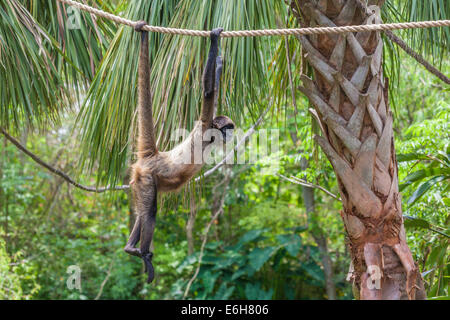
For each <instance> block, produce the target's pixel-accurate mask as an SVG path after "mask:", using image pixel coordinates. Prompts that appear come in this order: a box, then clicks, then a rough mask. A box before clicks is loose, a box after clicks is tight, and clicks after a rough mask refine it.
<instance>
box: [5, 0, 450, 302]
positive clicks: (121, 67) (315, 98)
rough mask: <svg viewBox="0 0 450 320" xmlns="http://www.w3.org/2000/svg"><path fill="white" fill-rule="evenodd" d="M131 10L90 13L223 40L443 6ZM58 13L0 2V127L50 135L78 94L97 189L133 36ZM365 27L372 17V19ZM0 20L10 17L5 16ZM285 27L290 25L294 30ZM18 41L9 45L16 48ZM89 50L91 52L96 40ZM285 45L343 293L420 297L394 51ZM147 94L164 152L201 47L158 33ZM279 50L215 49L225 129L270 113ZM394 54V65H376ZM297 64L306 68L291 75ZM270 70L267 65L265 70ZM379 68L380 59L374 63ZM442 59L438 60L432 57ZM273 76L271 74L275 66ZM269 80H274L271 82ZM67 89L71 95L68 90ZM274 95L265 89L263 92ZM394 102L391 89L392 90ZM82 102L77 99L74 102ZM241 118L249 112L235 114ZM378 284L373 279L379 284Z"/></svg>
mask: <svg viewBox="0 0 450 320" xmlns="http://www.w3.org/2000/svg"><path fill="white" fill-rule="evenodd" d="M286 2H287V5H286V3H285V2H283V1H271V0H263V1H259V2H253V1H239V2H236V1H207V0H205V1H194V0H185V1H181V2H180V1H176V0H170V1H165V0H156V1H145V0H130V1H123V2H120V3H119V5H117V6H114V5H108V4H106V2H105V1H92V2H91V4H94V5H96V6H98V7H100V8H102V9H104V10H107V11H111V12H113V13H117V14H121V15H123V16H125V17H127V18H129V19H134V20H140V19H145V20H146V21H148V22H149V23H150V24H154V25H162V26H169V27H177V28H188V29H212V28H213V27H216V26H222V27H224V29H225V30H241V29H260V28H277V27H280V26H284V21H286V20H287V21H288V24H289V26H293V25H295V24H298V25H301V26H333V25H349V24H368V23H377V22H379V19H380V13H379V12H378V11H376V12H375V14H373V12H372V9H375V7H369V9H370V10H369V11H367V10H366V9H367V8H366V7H365V6H364V4H366V3H367V2H368V4H369V5H377V6H378V7H381V9H382V10H381V16H382V17H383V18H384V19H385V20H386V21H389V22H390V21H402V20H432V19H445V18H448V15H449V13H450V4H449V3H448V2H446V1H444V2H442V1H440V0H430V1H426V2H423V3H422V2H420V1H413V0H404V1H398V0H388V1H386V3H384V2H385V1H383V0H378V1H375V0H370V1H364V3H362V2H361V1H359V0H333V1H331V0H292V1H286ZM67 9H68V8H67V6H64V5H61V4H60V3H57V2H56V1H48V2H45V3H44V2H32V1H27V0H5V1H3V2H2V3H1V4H0V16H2V19H1V20H0V69H1V72H0V97H1V98H0V127H3V128H9V129H10V130H13V131H15V132H20V131H21V129H22V128H24V127H27V126H30V125H31V126H34V127H39V128H46V127H47V125H48V123H49V122H51V121H53V122H57V121H58V115H59V113H60V112H61V110H63V107H64V106H65V105H67V104H68V103H69V102H68V101H69V100H72V98H71V97H73V96H74V95H73V94H71V93H70V92H68V91H69V90H67V88H68V87H70V88H71V89H72V88H73V89H74V90H76V92H79V93H84V89H85V88H86V86H89V91H88V92H87V94H86V97H84V100H83V103H82V108H81V112H80V113H79V126H80V128H82V136H81V138H82V147H83V155H84V159H85V163H86V164H87V165H88V166H89V167H90V168H92V167H94V166H95V168H96V172H98V174H97V177H98V180H99V181H104V182H112V183H113V184H114V183H117V181H118V180H119V179H120V177H121V175H123V172H124V168H126V167H127V162H128V161H129V158H130V157H131V154H132V144H133V141H132V140H130V139H129V137H130V136H133V135H132V134H131V135H130V133H132V132H133V130H134V128H133V126H132V123H133V121H134V108H135V102H136V101H135V95H136V94H135V92H136V87H135V84H136V75H137V73H136V66H137V63H136V62H137V48H138V41H137V36H136V35H134V32H133V31H132V30H131V28H129V27H124V26H117V25H114V24H112V23H110V22H109V21H105V20H102V19H100V20H95V19H93V18H92V16H91V15H89V14H86V13H81V15H80V17H81V20H80V22H81V23H80V28H79V29H69V28H67V25H66V23H65V21H66V20H67V18H68V15H69V12H68V10H67ZM368 15H369V16H368ZM6 17H7V18H6ZM292 18H293V19H292ZM11 35H13V36H11ZM404 35H407V38H408V40H409V43H410V44H411V45H412V46H413V47H414V48H416V49H417V50H420V51H421V52H424V53H427V54H432V55H433V56H434V57H441V58H442V54H444V53H446V52H448V46H449V39H450V36H449V33H448V30H446V31H444V30H443V28H442V30H441V29H433V30H417V31H411V32H408V33H404ZM94 40H95V41H94ZM298 40H299V41H296V40H295V39H294V38H290V39H289V45H290V50H291V51H296V52H300V50H299V46H300V45H301V47H302V52H303V53H304V54H303V55H299V54H297V55H296V56H295V59H294V58H293V61H292V63H293V64H294V65H295V66H296V67H298V68H297V69H296V71H297V73H295V72H294V77H293V83H294V87H295V88H296V87H297V86H296V85H297V84H298V83H297V80H298V79H301V82H302V85H301V87H300V91H301V92H302V93H303V94H305V95H306V96H308V98H309V99H310V102H311V104H312V105H313V106H314V109H313V114H314V115H315V117H316V119H317V121H318V123H319V124H320V128H321V129H322V136H317V138H316V140H317V143H318V144H319V145H320V146H321V148H322V150H323V151H324V153H325V154H326V155H327V157H328V158H329V160H330V162H331V163H332V165H333V167H334V170H335V172H336V176H337V179H338V183H339V188H340V194H341V198H342V203H343V211H342V212H341V215H342V218H343V220H344V223H345V227H346V231H347V234H348V238H349V245H350V248H351V250H350V251H351V254H352V261H353V271H352V273H351V275H352V276H351V278H352V282H353V284H354V286H355V288H356V290H355V291H356V292H357V293H358V295H359V298H361V299H383V298H386V299H414V298H419V297H422V296H423V294H422V290H416V288H417V287H419V288H420V287H421V277H420V274H419V273H418V270H417V268H416V266H415V263H414V261H413V259H412V256H411V253H410V250H409V248H408V246H407V244H406V240H405V232H404V228H403V222H402V214H401V212H402V209H401V200H400V196H399V193H398V181H397V162H396V158H395V148H394V145H393V130H392V128H393V117H392V113H391V109H390V103H389V96H388V88H389V82H388V81H387V78H386V77H385V74H386V72H388V71H389V72H391V73H392V70H394V69H393V68H392V67H391V66H392V65H395V64H396V63H397V62H398V61H396V57H397V56H396V52H395V50H392V47H391V44H389V46H385V47H383V38H382V37H381V35H380V34H379V33H359V34H342V35H323V36H317V37H316V36H311V37H300V38H298ZM151 44H152V45H151V49H150V50H151V63H152V66H153V68H152V75H151V79H152V84H153V92H154V105H155V106H156V107H155V108H154V112H155V119H157V125H158V130H159V132H160V134H159V137H158V141H159V144H160V146H161V147H164V146H167V145H168V144H169V143H170V142H169V138H170V137H169V136H168V133H169V132H170V130H171V129H172V128H175V127H188V126H189V124H192V123H193V119H196V118H197V116H198V110H199V108H198V101H199V92H200V85H199V79H200V73H201V69H202V68H201V65H202V63H203V59H204V52H205V50H206V47H205V46H206V41H205V40H204V39H200V38H194V37H180V36H169V35H161V34H153V35H152V39H151ZM280 48H285V42H284V40H283V39H280V38H276V37H272V38H267V37H265V38H233V39H224V40H223V42H222V49H223V55H224V56H225V59H226V67H225V74H224V77H223V84H224V85H223V86H222V93H221V102H222V103H221V105H220V108H222V109H225V113H227V114H231V115H232V116H233V118H234V119H237V120H238V119H242V118H243V117H244V115H245V116H246V117H248V116H250V117H252V118H253V119H256V118H258V116H259V114H260V113H261V111H262V110H261V108H260V105H259V104H258V102H259V101H261V99H264V98H266V96H265V95H264V94H265V93H266V92H269V91H270V90H271V91H270V92H272V96H273V97H275V100H276V101H277V102H279V101H280V100H281V97H282V96H283V95H284V94H285V93H286V89H287V88H288V87H289V81H286V80H285V79H288V72H287V64H286V63H285V62H284V61H283V60H284V59H282V58H283V57H285V56H284V55H283V53H282V52H283V50H280ZM386 52H389V54H384V55H383V53H386ZM303 58H305V59H306V61H307V63H308V64H309V66H310V67H311V69H312V70H313V71H312V72H311V73H310V74H308V76H307V75H302V74H301V72H300V71H299V70H301V69H302V68H300V66H301V65H302V64H303V61H302V59H303ZM271 59H273V60H272V62H275V61H276V62H277V63H276V64H275V63H272V64H270V67H268V65H269V62H270V61H271ZM383 59H384V60H383ZM441 61H442V59H441ZM272 66H276V67H273V68H272ZM274 70H275V72H274ZM67 84H70V85H67ZM269 89H270V90H269ZM394 93H395V91H394ZM76 97H80V98H83V95H81V94H80V95H76ZM244 105H245V106H246V108H245V109H244V108H243V106H244ZM377 277H378V278H379V280H380V281H377V280H378V278H377Z"/></svg>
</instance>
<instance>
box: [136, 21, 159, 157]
mask: <svg viewBox="0 0 450 320" xmlns="http://www.w3.org/2000/svg"><path fill="white" fill-rule="evenodd" d="M146 24H147V23H146V22H145V21H140V22H138V24H136V26H135V30H136V31H140V32H141V49H140V52H139V65H138V117H139V138H138V157H140V158H143V157H148V156H152V155H154V154H155V153H156V152H157V149H156V139H155V132H154V130H155V129H154V124H153V114H152V95H151V92H150V64H149V52H148V32H147V31H144V30H142V27H144V26H145V25H146Z"/></svg>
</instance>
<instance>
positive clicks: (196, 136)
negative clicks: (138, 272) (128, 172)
mask: <svg viewBox="0 0 450 320" xmlns="http://www.w3.org/2000/svg"><path fill="white" fill-rule="evenodd" d="M145 25H146V23H145V22H144V21H142V22H139V23H138V24H137V25H136V27H135V30H136V31H140V32H141V48H140V55H139V66H138V69H139V74H138V78H139V80H138V115H139V137H138V160H137V162H136V163H135V164H134V165H133V166H132V181H131V183H130V184H131V188H132V192H133V198H134V207H135V211H136V213H137V217H136V222H135V225H134V227H133V230H132V231H131V234H130V238H129V240H128V243H127V245H126V246H125V252H127V253H129V254H132V255H135V256H138V257H141V258H142V259H143V260H144V263H145V271H146V272H148V279H147V282H151V281H153V278H154V269H153V265H152V253H151V252H150V243H151V241H152V239H153V232H154V229H155V222H156V211H157V201H156V199H157V192H158V191H161V192H168V191H175V190H177V189H179V188H180V187H181V186H183V185H184V184H185V183H187V182H188V181H189V180H190V179H191V178H192V177H193V176H194V175H195V174H196V173H198V172H199V171H200V169H201V168H202V166H203V162H204V161H203V159H202V160H201V161H200V162H199V161H192V160H193V158H194V156H193V154H194V145H199V146H200V148H201V153H202V154H203V151H204V150H205V148H207V147H208V146H209V145H212V144H213V143H214V141H215V136H214V135H213V136H212V137H211V139H210V140H208V141H203V134H204V133H205V132H206V131H207V130H208V129H218V130H220V133H221V134H222V136H221V138H223V140H226V137H227V134H226V131H227V130H232V129H234V123H233V121H231V119H229V118H228V117H226V116H218V117H215V118H213V117H214V113H215V108H216V100H217V91H218V90H217V89H218V87H219V81H220V75H221V71H222V59H221V57H218V56H217V54H218V43H219V38H220V33H221V32H222V29H214V30H213V31H211V36H210V38H211V47H210V51H209V55H208V60H207V62H206V67H205V71H204V73H203V95H202V97H203V102H202V109H201V115H200V121H198V122H197V124H196V125H195V127H194V129H193V130H192V132H191V133H190V135H189V136H188V137H187V138H186V139H185V140H184V141H183V142H181V143H180V144H179V145H177V146H176V147H175V148H174V149H172V150H171V151H167V152H160V151H158V150H157V148H156V140H155V132H154V125H153V116H152V97H151V93H150V65H149V50H148V45H149V44H148V32H147V31H144V30H142V27H143V26H145ZM186 155H189V159H190V160H191V161H185V162H182V163H181V162H180V161H179V159H180V157H183V156H186ZM138 242H140V247H139V248H136V247H135V246H136V244H137V243H138Z"/></svg>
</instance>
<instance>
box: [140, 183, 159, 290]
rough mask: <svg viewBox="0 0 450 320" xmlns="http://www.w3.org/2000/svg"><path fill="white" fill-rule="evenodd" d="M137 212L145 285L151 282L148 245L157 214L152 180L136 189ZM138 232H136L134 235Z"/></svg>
mask: <svg viewBox="0 0 450 320" xmlns="http://www.w3.org/2000/svg"><path fill="white" fill-rule="evenodd" d="M136 191H137V206H136V207H137V211H138V215H139V216H138V219H139V224H140V231H139V234H140V249H139V251H140V254H141V255H140V256H141V258H142V260H144V264H145V272H147V273H148V278H147V283H150V282H152V281H153V278H154V269H153V265H152V256H153V254H152V253H151V252H150V244H151V242H152V239H153V233H154V230H155V225H156V212H157V202H156V200H157V189H156V183H155V180H154V179H153V178H150V177H149V178H148V180H147V181H146V183H145V184H144V185H140V186H139V187H138V188H137V190H136ZM137 234H138V231H136V234H135V235H137Z"/></svg>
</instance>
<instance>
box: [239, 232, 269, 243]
mask: <svg viewBox="0 0 450 320" xmlns="http://www.w3.org/2000/svg"><path fill="white" fill-rule="evenodd" d="M269 230H270V228H265V229H257V230H250V231H248V232H247V233H245V234H244V235H243V236H242V237H241V238H240V239H239V241H238V243H237V246H238V247H241V246H242V245H244V244H246V243H248V242H251V241H254V240H256V239H257V238H258V237H259V236H261V235H262V234H263V233H264V232H267V231H269Z"/></svg>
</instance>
